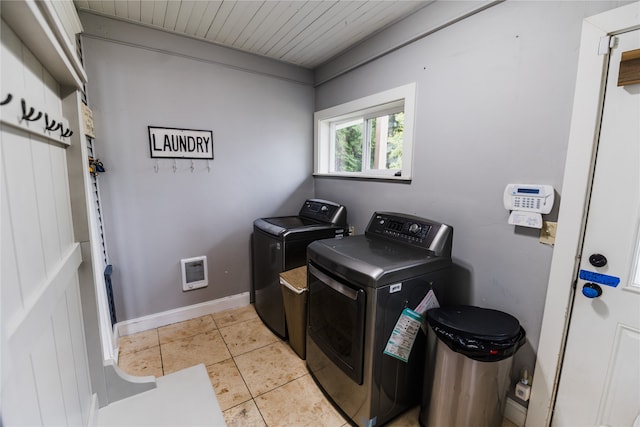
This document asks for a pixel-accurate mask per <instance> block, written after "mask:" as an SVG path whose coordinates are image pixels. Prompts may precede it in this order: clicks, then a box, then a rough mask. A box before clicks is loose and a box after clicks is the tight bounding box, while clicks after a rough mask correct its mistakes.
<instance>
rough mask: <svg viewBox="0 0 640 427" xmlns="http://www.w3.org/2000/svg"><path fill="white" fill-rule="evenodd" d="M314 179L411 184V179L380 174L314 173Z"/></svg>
mask: <svg viewBox="0 0 640 427" xmlns="http://www.w3.org/2000/svg"><path fill="white" fill-rule="evenodd" d="M313 177H314V178H329V179H351V180H360V181H380V182H397V183H402V184H410V183H411V177H410V176H409V177H407V176H393V175H378V174H366V173H317V172H316V173H314V174H313Z"/></svg>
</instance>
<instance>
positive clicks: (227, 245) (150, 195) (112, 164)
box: [81, 14, 313, 321]
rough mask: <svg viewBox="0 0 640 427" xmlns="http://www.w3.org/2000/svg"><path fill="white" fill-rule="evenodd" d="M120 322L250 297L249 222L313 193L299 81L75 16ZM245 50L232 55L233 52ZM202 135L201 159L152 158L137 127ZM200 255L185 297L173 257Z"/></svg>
mask: <svg viewBox="0 0 640 427" xmlns="http://www.w3.org/2000/svg"><path fill="white" fill-rule="evenodd" d="M81 19H82V22H83V26H84V28H85V31H86V34H85V36H84V37H83V47H84V55H85V67H86V70H87V74H88V76H89V85H88V95H89V103H90V106H91V108H92V109H93V113H94V121H95V127H96V132H97V138H96V143H95V147H96V152H97V155H98V157H99V158H100V159H101V160H102V161H103V162H104V165H105V168H106V169H107V172H106V173H105V174H103V175H101V176H100V177H99V183H100V190H101V196H102V197H103V206H104V220H105V229H106V236H107V241H108V246H109V256H110V258H111V259H110V261H111V263H112V264H113V267H114V273H113V281H114V296H115V300H116V312H117V316H118V321H123V320H127V319H132V318H137V317H141V316H144V315H149V314H154V313H158V312H162V311H166V310H170V309H174V308H178V307H184V306H188V305H191V304H196V303H200V302H205V301H209V300H214V299H217V298H222V297H225V296H229V295H234V294H239V293H242V292H248V291H249V289H250V283H251V258H250V236H251V232H252V223H253V220H255V219H256V218H260V217H267V216H276V215H291V214H296V213H297V211H298V210H299V208H300V206H301V205H302V203H303V201H304V200H305V199H306V198H308V197H312V196H313V180H312V179H311V177H310V175H311V167H312V145H313V144H312V139H311V138H312V136H311V129H312V116H313V88H312V87H311V85H310V82H311V73H310V72H308V71H306V70H302V69H299V68H296V67H289V66H286V65H284V64H281V63H276V62H274V61H269V60H266V59H263V58H259V57H255V56H252V55H245V54H240V53H238V52H234V51H230V50H228V49H224V48H220V47H218V46H213V45H211V44H207V43H202V42H197V41H195V40H192V39H188V38H184V37H179V36H175V35H171V34H167V33H162V32H158V31H156V30H152V29H149V28H144V27H140V26H134V25H130V24H125V23H121V22H116V21H113V20H110V19H107V18H101V17H98V16H95V15H88V14H81ZM243 55H244V56H243ZM150 125H151V126H165V127H176V128H185V129H203V130H212V131H213V140H214V143H213V144H214V155H215V159H214V160H213V161H212V162H211V164H210V165H211V171H208V170H207V166H208V164H207V162H206V161H196V162H195V171H194V172H191V169H190V167H191V161H189V160H178V161H177V166H178V170H177V171H176V172H174V171H173V161H172V160H165V159H163V160H160V161H159V162H158V165H159V171H158V172H157V173H156V172H155V170H154V166H155V165H156V161H155V160H154V159H151V158H150V154H149V141H148V134H147V126H150ZM199 255H207V257H208V266H209V286H208V287H207V288H203V289H198V290H195V291H191V292H183V291H182V287H181V279H180V259H181V258H189V257H194V256H199Z"/></svg>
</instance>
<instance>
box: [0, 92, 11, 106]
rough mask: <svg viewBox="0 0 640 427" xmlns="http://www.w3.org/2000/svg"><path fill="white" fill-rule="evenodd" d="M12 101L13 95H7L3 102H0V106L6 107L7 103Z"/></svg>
mask: <svg viewBox="0 0 640 427" xmlns="http://www.w3.org/2000/svg"><path fill="white" fill-rule="evenodd" d="M12 99H13V95H11V94H10V93H8V94H7V97H6V98H5V99H4V100H3V101H0V105H7V104H8V103H10V102H11V100H12Z"/></svg>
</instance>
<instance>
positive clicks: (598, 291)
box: [582, 282, 602, 298]
mask: <svg viewBox="0 0 640 427" xmlns="http://www.w3.org/2000/svg"><path fill="white" fill-rule="evenodd" d="M582 295H584V296H585V297H587V298H598V297H599V296H600V295H602V288H601V287H600V285H597V284H595V283H591V282H589V283H585V284H584V286H583V287H582Z"/></svg>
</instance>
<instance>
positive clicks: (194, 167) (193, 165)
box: [191, 159, 196, 173]
mask: <svg viewBox="0 0 640 427" xmlns="http://www.w3.org/2000/svg"><path fill="white" fill-rule="evenodd" d="M195 170H196V163H195V162H194V161H193V159H192V160H191V173H193V171H195Z"/></svg>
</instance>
